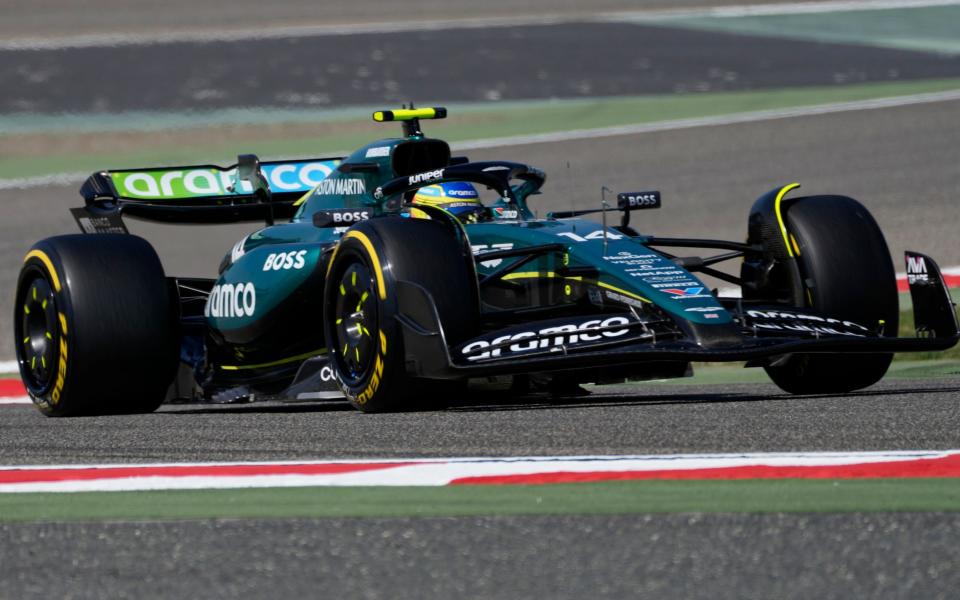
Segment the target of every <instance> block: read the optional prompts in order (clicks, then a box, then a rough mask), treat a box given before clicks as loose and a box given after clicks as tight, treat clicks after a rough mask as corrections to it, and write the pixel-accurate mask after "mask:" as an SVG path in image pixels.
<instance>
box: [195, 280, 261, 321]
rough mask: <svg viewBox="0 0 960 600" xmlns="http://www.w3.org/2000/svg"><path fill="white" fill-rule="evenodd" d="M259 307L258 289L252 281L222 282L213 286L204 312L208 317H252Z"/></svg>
mask: <svg viewBox="0 0 960 600" xmlns="http://www.w3.org/2000/svg"><path fill="white" fill-rule="evenodd" d="M256 309H257V290H256V288H255V287H254V286H253V284H252V283H221V284H218V285H215V286H213V289H212V290H210V296H209V297H207V305H206V306H205V307H204V309H203V314H204V315H205V316H207V317H217V318H235V317H252V316H253V313H254V312H255V311H256Z"/></svg>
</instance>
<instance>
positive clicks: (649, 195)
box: [617, 192, 660, 210]
mask: <svg viewBox="0 0 960 600" xmlns="http://www.w3.org/2000/svg"><path fill="white" fill-rule="evenodd" d="M617 204H618V207H619V208H620V209H627V210H630V209H634V208H660V192H624V193H622V194H617Z"/></svg>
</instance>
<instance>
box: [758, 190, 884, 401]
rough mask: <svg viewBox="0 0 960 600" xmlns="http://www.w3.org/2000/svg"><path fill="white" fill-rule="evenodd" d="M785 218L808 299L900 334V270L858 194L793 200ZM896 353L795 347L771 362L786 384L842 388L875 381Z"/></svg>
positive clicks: (821, 390) (824, 309)
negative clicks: (795, 350)
mask: <svg viewBox="0 0 960 600" xmlns="http://www.w3.org/2000/svg"><path fill="white" fill-rule="evenodd" d="M785 220H786V227H787V230H788V231H789V232H790V234H791V235H792V237H793V238H795V239H796V246H797V249H798V250H799V254H798V255H797V257H796V260H797V264H798V267H799V269H800V276H801V278H802V281H803V288H804V295H805V298H804V302H803V303H802V306H808V307H812V308H815V309H817V310H818V311H820V312H821V313H823V314H827V315H830V316H832V317H835V318H839V319H844V320H849V321H853V322H855V323H859V324H861V325H863V326H865V327H868V328H871V329H873V328H882V330H883V333H884V335H885V336H896V335H897V327H898V322H899V299H898V295H897V284H896V273H895V271H894V268H893V262H892V261H891V259H890V251H889V249H888V248H887V243H886V241H885V240H884V237H883V233H882V232H881V231H880V227H879V226H878V225H877V222H876V221H875V220H874V219H873V217H872V216H871V215H870V213H869V211H867V209H866V208H865V207H864V206H863V205H862V204H860V203H859V202H857V201H856V200H854V199H852V198H847V197H844V196H812V197H807V198H799V199H797V200H796V201H795V202H794V203H792V204H790V205H789V206H788V207H787V209H786V216H785ZM892 359H893V355H892V354H794V355H791V356H789V357H788V358H786V359H785V360H783V361H781V362H779V363H776V364H775V365H773V366H767V367H765V369H766V371H767V374H768V375H769V376H770V378H771V379H772V380H773V382H774V383H775V384H777V386H779V387H780V388H781V389H783V390H784V391H787V392H790V393H793V394H838V393H846V392H850V391H853V390H858V389H861V388H865V387H867V386H870V385H873V384H874V383H876V382H877V381H879V380H880V379H881V378H882V377H883V376H884V374H885V373H886V372H887V368H888V367H889V366H890V361H891V360H892Z"/></svg>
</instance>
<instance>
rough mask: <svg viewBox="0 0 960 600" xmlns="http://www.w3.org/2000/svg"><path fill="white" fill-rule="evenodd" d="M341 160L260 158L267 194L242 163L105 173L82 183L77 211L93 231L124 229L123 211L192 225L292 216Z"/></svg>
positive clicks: (83, 226) (86, 227)
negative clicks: (246, 175) (241, 174)
mask: <svg viewBox="0 0 960 600" xmlns="http://www.w3.org/2000/svg"><path fill="white" fill-rule="evenodd" d="M248 156H250V155H248ZM252 158H253V159H254V160H255V157H252ZM341 160H342V159H341V158H339V157H336V158H310V159H299V160H277V161H264V162H259V161H257V164H258V166H259V170H260V172H261V173H262V179H263V181H264V182H265V184H266V186H267V187H266V190H265V191H266V192H267V193H262V191H261V190H259V189H255V188H256V184H255V182H253V181H250V180H241V179H238V178H237V166H238V165H237V164H234V165H230V166H228V167H220V166H217V165H189V166H180V167H160V168H146V169H123V170H117V171H100V172H98V173H94V174H93V175H91V176H90V177H89V178H88V179H87V181H86V182H84V184H83V186H81V187H80V195H81V196H83V199H84V202H85V206H84V207H83V208H80V209H74V210H73V211H72V212H73V213H74V217H75V218H76V219H77V222H78V224H79V225H80V227H81V229H83V230H84V231H87V232H89V233H93V232H96V231H100V230H106V229H107V228H109V227H114V228H115V227H118V226H119V227H120V228H122V227H123V226H122V222H121V221H120V217H122V216H124V215H128V216H131V217H136V218H140V219H147V220H151V221H161V222H168V223H192V224H196V223H237V222H241V221H261V220H264V221H268V220H272V218H273V217H277V218H290V217H292V216H293V215H294V214H295V213H296V211H297V206H295V202H296V201H297V200H298V199H299V198H300V197H301V196H303V195H304V194H306V193H308V192H310V191H311V190H312V189H313V188H314V187H316V186H317V184H319V183H320V182H321V181H322V180H323V179H325V178H326V177H327V176H328V175H330V173H332V172H333V171H334V170H335V169H336V168H337V166H338V165H339V164H340V162H341Z"/></svg>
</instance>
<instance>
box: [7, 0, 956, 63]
mask: <svg viewBox="0 0 960 600" xmlns="http://www.w3.org/2000/svg"><path fill="white" fill-rule="evenodd" d="M956 4H960V0H871V1H869V2H868V1H859V2H851V1H845V2H836V1H834V2H796V3H791V4H774V5H747V6H727V7H718V8H708V9H680V10H635V11H607V12H600V13H597V14H592V15H556V14H553V15H551V14H541V15H531V16H523V15H521V16H513V17H494V18H470V19H438V20H432V21H401V22H390V23H358V24H334V25H303V26H280V27H268V28H262V27H261V28H244V29H233V30H223V29H194V30H185V31H170V30H168V31H160V32H143V33H137V34H112V33H93V34H82V35H68V36H59V37H50V36H29V37H28V36H25V37H21V38H13V39H7V40H5V41H3V42H0V51H3V50H63V49H68V48H100V47H118V46H145V45H152V44H171V43H182V42H234V41H251V40H268V39H284V38H290V37H314V36H334V35H337V36H339V35H355V34H364V33H367V34H369V33H404V32H415V31H439V30H450V29H477V28H493V27H517V26H530V25H557V24H564V23H584V22H623V21H633V22H637V21H640V22H643V21H651V20H657V19H675V18H689V17H720V18H724V17H727V18H729V17H746V16H768V15H791V14H809V13H824V12H838V11H866V10H889V9H897V8H919V7H930V6H951V5H956Z"/></svg>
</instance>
